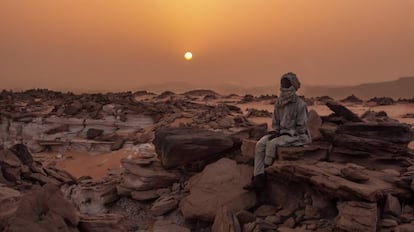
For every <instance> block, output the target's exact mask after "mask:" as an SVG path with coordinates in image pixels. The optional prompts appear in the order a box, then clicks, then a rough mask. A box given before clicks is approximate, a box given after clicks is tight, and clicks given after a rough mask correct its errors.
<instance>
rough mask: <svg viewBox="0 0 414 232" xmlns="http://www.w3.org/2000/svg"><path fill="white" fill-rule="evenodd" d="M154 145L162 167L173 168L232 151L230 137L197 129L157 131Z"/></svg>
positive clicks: (232, 143)
mask: <svg viewBox="0 0 414 232" xmlns="http://www.w3.org/2000/svg"><path fill="white" fill-rule="evenodd" d="M154 144H155V148H156V152H157V154H158V155H159V157H160V159H161V162H162V165H163V166H164V167H166V168H173V167H177V166H181V165H185V164H188V163H191V162H194V161H199V160H204V159H213V158H215V157H217V156H218V155H220V154H224V153H225V152H228V151H230V150H232V148H233V147H234V144H235V143H234V141H233V139H232V138H231V137H230V136H226V135H224V134H222V133H216V132H212V131H208V130H202V129H196V128H172V129H161V130H158V131H156V133H155V139H154Z"/></svg>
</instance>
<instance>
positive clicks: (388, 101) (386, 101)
mask: <svg viewBox="0 0 414 232" xmlns="http://www.w3.org/2000/svg"><path fill="white" fill-rule="evenodd" d="M368 102H374V103H376V104H377V105H380V106H386V105H392V104H394V103H395V101H394V99H392V98H390V97H374V98H371V99H369V100H368Z"/></svg>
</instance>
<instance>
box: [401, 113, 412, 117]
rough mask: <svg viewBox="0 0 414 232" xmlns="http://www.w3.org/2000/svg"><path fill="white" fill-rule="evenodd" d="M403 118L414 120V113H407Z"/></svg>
mask: <svg viewBox="0 0 414 232" xmlns="http://www.w3.org/2000/svg"><path fill="white" fill-rule="evenodd" d="M401 118H414V113H406V114H404V115H402V116H401Z"/></svg>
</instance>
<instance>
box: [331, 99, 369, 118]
mask: <svg viewBox="0 0 414 232" xmlns="http://www.w3.org/2000/svg"><path fill="white" fill-rule="evenodd" d="M326 106H328V108H329V109H330V110H332V111H333V112H334V113H335V114H336V115H338V116H342V117H344V118H345V119H346V120H348V121H350V122H362V120H361V119H360V118H359V117H358V116H357V115H356V114H354V113H353V112H352V111H350V110H349V109H348V108H346V107H345V106H343V105H341V104H339V103H337V102H334V101H329V102H327V103H326Z"/></svg>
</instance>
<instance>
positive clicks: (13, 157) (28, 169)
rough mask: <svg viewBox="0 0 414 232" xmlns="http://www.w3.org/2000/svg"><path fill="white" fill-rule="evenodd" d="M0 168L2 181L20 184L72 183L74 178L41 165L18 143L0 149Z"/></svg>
mask: <svg viewBox="0 0 414 232" xmlns="http://www.w3.org/2000/svg"><path fill="white" fill-rule="evenodd" d="M0 170H1V173H2V175H1V176H0V179H3V182H4V183H7V184H10V185H21V184H23V183H28V184H32V183H39V184H41V185H43V184H54V185H62V184H65V183H67V184H73V183H75V182H76V180H75V178H74V177H73V176H72V175H70V174H69V173H67V172H65V171H63V170H58V169H56V168H53V167H43V166H42V164H41V163H39V162H37V161H33V158H32V156H31V154H30V152H28V150H27V148H26V147H25V146H24V145H21V144H18V145H15V146H13V147H12V148H11V149H10V150H0Z"/></svg>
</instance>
